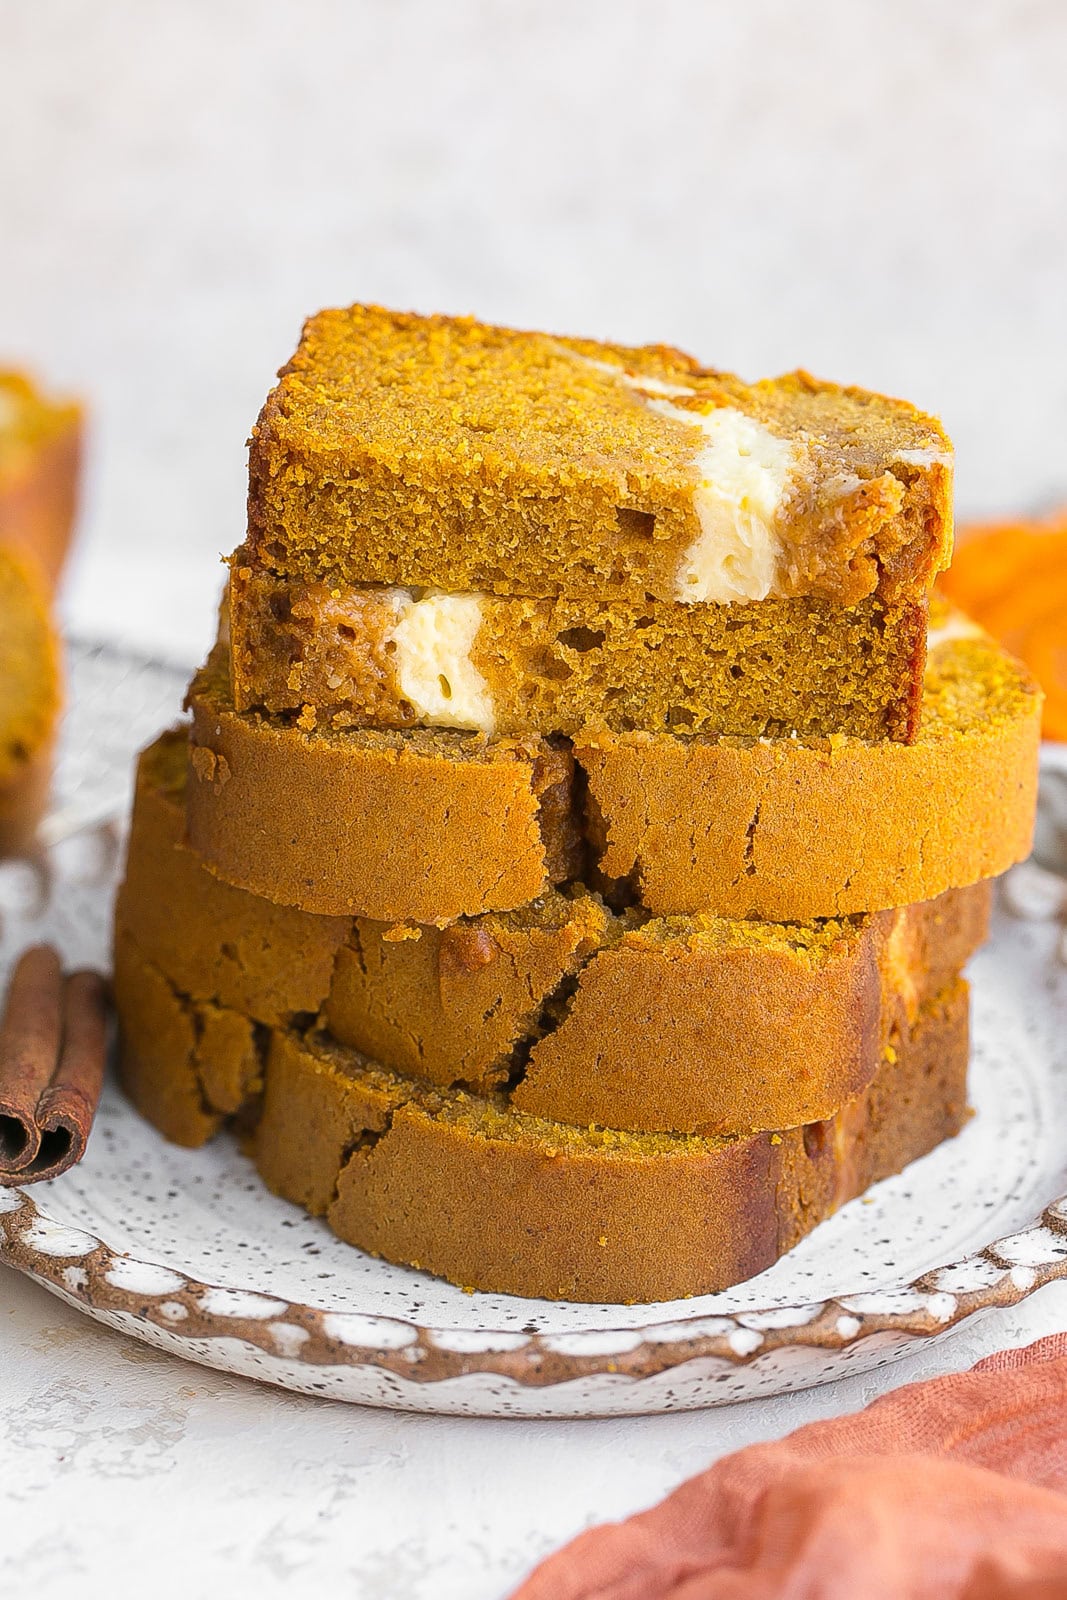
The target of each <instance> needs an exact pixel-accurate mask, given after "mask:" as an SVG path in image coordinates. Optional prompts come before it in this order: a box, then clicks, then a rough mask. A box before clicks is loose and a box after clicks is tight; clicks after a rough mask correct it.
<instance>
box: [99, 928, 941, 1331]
mask: <svg viewBox="0 0 1067 1600" xmlns="http://www.w3.org/2000/svg"><path fill="white" fill-rule="evenodd" d="M115 966H116V971H115V988H116V999H117V1004H118V1008H119V1014H120V1018H121V1023H122V1042H121V1051H120V1067H121V1074H122V1079H123V1083H124V1086H125V1088H126V1090H127V1093H128V1094H129V1095H130V1097H131V1098H132V1100H133V1102H134V1104H135V1105H136V1106H137V1107H138V1109H139V1110H140V1111H141V1112H142V1113H143V1114H144V1115H145V1116H146V1117H148V1118H149V1120H151V1121H152V1122H153V1123H155V1125H156V1126H157V1127H158V1128H159V1129H160V1130H161V1132H163V1133H164V1134H166V1136H167V1137H169V1138H171V1139H174V1140H176V1141H178V1142H180V1143H183V1144H190V1145H196V1144H200V1143H202V1142H203V1141H204V1139H206V1138H209V1137H210V1136H211V1135H212V1134H213V1133H214V1132H216V1131H217V1129H218V1128H219V1127H220V1126H221V1124H222V1123H223V1121H224V1120H225V1119H226V1117H227V1116H233V1117H235V1118H236V1121H237V1123H238V1125H239V1126H243V1127H244V1128H245V1129H246V1130H247V1129H250V1128H251V1129H254V1131H253V1132H251V1134H250V1135H249V1146H248V1147H249V1149H250V1152H251V1154H252V1156H253V1159H254V1161H255V1163H256V1165H257V1167H258V1168H259V1171H260V1173H261V1175H262V1177H263V1178H264V1180H265V1182H266V1183H267V1184H268V1186H269V1187H270V1188H271V1189H273V1190H274V1191H275V1192H276V1193H277V1194H280V1195H282V1196H283V1197H285V1198H286V1199H289V1200H292V1201H295V1202H296V1203H297V1204H299V1205H302V1206H304V1207H305V1208H306V1209H307V1210H309V1211H310V1212H312V1213H313V1214H315V1215H324V1216H325V1217H326V1219H327V1221H328V1222H329V1225H330V1227H331V1228H332V1229H333V1230H334V1232H335V1233H337V1234H338V1236H339V1237H340V1238H342V1239H344V1240H346V1241H348V1242H349V1243H351V1244H354V1245H358V1246H360V1247H361V1248H363V1249H366V1250H369V1251H371V1252H372V1253H374V1254H377V1255H380V1256H383V1257H385V1258H386V1259H387V1260H390V1261H395V1262H398V1263H400V1264H404V1265H410V1266H416V1267H421V1268H423V1269H425V1270H426V1271H429V1272H433V1273H435V1274H437V1275H439V1276H441V1277H445V1278H449V1279H451V1280H452V1281H453V1282H455V1283H459V1284H461V1285H462V1286H464V1287H467V1288H478V1289H485V1290H493V1291H498V1292H502V1293H510V1294H517V1295H526V1296H534V1297H538V1298H548V1299H574V1300H590V1301H654V1300H669V1299H675V1298H678V1297H680V1296H684V1295H694V1294H706V1293H711V1292H712V1291H714V1290H717V1289H721V1288H725V1287H727V1286H728V1285H729V1284H732V1283H736V1282H739V1281H741V1280H742V1279H744V1278H747V1277H750V1276H752V1275H753V1274H754V1273H756V1272H759V1271H762V1270H763V1268H765V1267H767V1266H769V1265H770V1264H771V1263H772V1262H773V1261H775V1260H776V1259H777V1258H778V1257H779V1256H780V1255H782V1254H783V1253H784V1252H785V1251H787V1250H789V1249H790V1248H791V1247H792V1246H793V1245H794V1244H795V1243H797V1241H798V1240H799V1239H800V1238H801V1237H802V1236H803V1235H804V1234H805V1233H807V1232H809V1231H810V1229H812V1228H813V1227H815V1226H816V1225H817V1224H818V1223H819V1222H820V1221H822V1220H823V1219H824V1218H825V1217H827V1216H829V1215H830V1214H831V1212H832V1211H834V1210H835V1209H836V1208H837V1207H838V1206H839V1205H841V1204H843V1203H844V1202H845V1201H846V1200H849V1199H851V1198H853V1197H854V1196H856V1195H858V1194H861V1193H862V1192H863V1191H864V1190H865V1189H866V1188H868V1187H869V1185H870V1184H872V1183H875V1182H877V1181H878V1180H879V1179H881V1178H884V1177H887V1176H888V1175H890V1174H891V1173H894V1172H897V1171H899V1170H900V1169H901V1168H902V1167H904V1166H905V1165H907V1163H908V1162H910V1161H912V1160H915V1159H916V1158H917V1157H918V1156H921V1155H923V1154H925V1153H926V1152H927V1151H928V1150H930V1149H932V1148H933V1147H934V1146H935V1145H936V1144H938V1143H939V1142H940V1141H941V1140H943V1139H945V1138H947V1137H949V1136H951V1135H952V1134H954V1133H956V1132H957V1131H958V1130H959V1128H960V1127H961V1126H962V1123H963V1120H964V1117H965V1114H966V1112H965V1099H966V1071H967V1055H968V998H967V995H968V992H967V985H966V983H965V982H963V981H958V982H956V983H954V984H952V985H950V986H949V987H948V988H947V989H946V990H945V991H944V992H943V993H942V994H941V995H940V996H938V997H937V999H935V1000H933V1001H928V1002H927V1003H926V1004H925V1005H924V1006H922V1007H921V1009H920V1011H919V1013H918V1015H917V1017H916V1020H915V1023H914V1025H913V1026H911V1027H908V1028H906V1029H903V1030H902V1031H901V1032H900V1034H899V1035H898V1037H897V1039H896V1042H895V1043H894V1044H893V1045H890V1046H887V1048H886V1052H885V1055H884V1057H883V1059H882V1062H881V1064H880V1066H879V1068H878V1070H877V1071H876V1073H875V1075H874V1078H873V1079H872V1081H871V1083H870V1084H869V1085H868V1087H867V1088H866V1089H865V1090H864V1091H863V1092H862V1093H861V1094H859V1095H857V1096H855V1097H854V1098H853V1099H851V1100H850V1101H849V1102H848V1103H847V1104H846V1105H845V1106H843V1107H842V1108H841V1109H840V1110H839V1111H838V1112H837V1114H836V1115H835V1116H834V1117H832V1118H830V1119H827V1120H825V1121H822V1122H819V1123H814V1124H809V1125H807V1126H804V1127H801V1128H795V1129H792V1130H787V1131H784V1132H782V1133H769V1132H764V1133H759V1134H750V1135H738V1136H735V1137H733V1138H724V1137H719V1138H709V1137H704V1136H695V1135H690V1136H687V1135H668V1134H634V1133H621V1132H618V1131H613V1130H609V1129H597V1128H586V1129H583V1128H577V1127H574V1126H572V1125H570V1124H566V1123H560V1122H554V1121H549V1120H547V1119H545V1118H541V1117H535V1116H532V1115H530V1114H529V1113H524V1112H519V1111H516V1110H514V1109H512V1108H511V1107H510V1106H509V1105H508V1102H507V1100H506V1098H505V1096H504V1095H503V1094H502V1093H495V1094H494V1093H489V1094H483V1095H477V1094H470V1093H467V1092H465V1091H463V1090H448V1091H446V1090H441V1089H439V1088H436V1087H435V1086H433V1085H432V1084H429V1083H427V1082H426V1081H425V1080H419V1079H414V1078H408V1077H404V1076H401V1075H400V1074H398V1073H394V1072H390V1071H388V1070H387V1069H385V1068H383V1067H381V1066H379V1065H377V1064H375V1063H373V1062H371V1061H369V1060H367V1058H365V1057H363V1056H361V1055H359V1054H358V1053H357V1052H355V1051H353V1050H350V1049H346V1048H344V1047H342V1046H340V1045H338V1044H336V1043H335V1042H333V1041H332V1040H330V1039H329V1038H328V1037H327V1036H325V1035H322V1034H311V1035H307V1034H303V1033H300V1032H298V1031H296V1030H293V1029H277V1030H273V1031H270V1030H266V1029H263V1028H257V1027H256V1026H255V1025H253V1024H252V1023H250V1022H249V1021H248V1020H247V1019H245V1018H244V1017H242V1016H241V1015H240V1014H239V1013H238V1012H235V1011H232V1010H230V1009H228V1008H226V1007H220V1006H217V1005H214V1004H211V1003H207V1004H204V1003H198V1002H194V1001H190V1000H189V999H188V998H186V997H185V996H183V995H181V994H180V992H179V991H178V990H177V989H176V988H175V987H174V985H173V984H172V983H171V982H170V980H169V979H168V978H167V977H166V975H165V974H164V973H162V972H161V971H160V969H159V968H157V967H155V966H154V965H153V964H152V963H151V962H150V961H148V960H147V959H146V958H145V957H144V955H143V954H142V952H140V951H139V949H138V948H137V945H136V943H135V942H134V940H133V939H132V938H131V937H130V936H129V935H128V934H120V936H119V938H118V939H117V941H116V951H115Z"/></svg>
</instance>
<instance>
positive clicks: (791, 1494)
mask: <svg viewBox="0 0 1067 1600" xmlns="http://www.w3.org/2000/svg"><path fill="white" fill-rule="evenodd" d="M668 1596H669V1597H670V1600H935V1597H936V1600H956V1597H959V1600H1007V1597H1011V1600H1052V1597H1053V1596H1055V1597H1056V1600H1065V1597H1067V1335H1064V1334H1057V1335H1056V1336H1055V1337H1053V1338H1050V1339H1042V1340H1041V1341H1040V1342H1039V1343H1038V1344H1034V1345H1031V1346H1030V1347H1029V1349H1026V1350H1008V1351H1005V1352H1003V1353H1002V1354H1000V1355H995V1356H990V1357H989V1358H988V1360H986V1361H980V1362H979V1363H978V1365H977V1366H976V1367H975V1368H973V1370H972V1371H970V1372H962V1373H956V1374H953V1375H951V1376H949V1377H945V1378H935V1379H933V1380H932V1381H931V1382H928V1383H917V1384H911V1385H909V1386H908V1387H907V1388H903V1389H897V1390H896V1391H894V1392H893V1393H891V1394H888V1395H884V1396H883V1397H882V1398H881V1399H880V1400H876V1401H875V1402H874V1404H873V1405H870V1406H868V1407H867V1409H866V1410H865V1411H860V1412H858V1413H856V1414H855V1415H853V1416H848V1417H838V1418H835V1419H834V1420H833V1421H830V1422H816V1423H812V1424H811V1425H810V1426H808V1427H806V1428H801V1429H800V1430H799V1431H798V1432H797V1433H794V1434H792V1435H791V1436H790V1437H789V1438H787V1439H783V1440H781V1441H779V1442H778V1443H777V1444H759V1445H752V1446H750V1447H749V1448H748V1449H747V1450H741V1451H739V1452H738V1453H737V1454H736V1455H732V1456H726V1457H725V1458H724V1459H723V1460H721V1461H718V1462H716V1464H715V1465H714V1466H712V1467H709V1469H708V1470H707V1472H703V1473H701V1474H700V1475H699V1476H698V1477H696V1478H691V1479H690V1480H689V1482H688V1483H685V1484H683V1485H682V1486H681V1488H680V1489H676V1490H675V1492H674V1493H673V1494H672V1495H670V1496H668V1498H667V1499H666V1500H664V1501H662V1502H661V1503H660V1504H659V1505H658V1506H654V1507H653V1508H652V1510H651V1511H645V1512H642V1513H641V1514H640V1515H639V1516H635V1517H631V1518H630V1519H629V1521H627V1522H621V1523H613V1524H609V1525H608V1526H606V1527H602V1528H594V1529H592V1530H591V1531H590V1532H589V1533H583V1534H581V1535H580V1536H579V1537H578V1538H577V1539H575V1540H574V1542H573V1544H570V1545H567V1546H566V1547H565V1548H564V1549H563V1550H561V1551H560V1552H559V1553H558V1554H557V1555H554V1556H550V1557H549V1559H548V1560H547V1561H546V1562H545V1563H544V1564H543V1565H542V1566H540V1567H538V1569H537V1571H536V1572H534V1574H533V1576H532V1577H530V1578H528V1579H527V1581H526V1582H525V1583H524V1584H523V1585H522V1586H521V1588H520V1589H519V1590H518V1591H517V1593H516V1595H515V1596H514V1600H594V1597H596V1600H661V1597H663V1600H666V1597H668Z"/></svg>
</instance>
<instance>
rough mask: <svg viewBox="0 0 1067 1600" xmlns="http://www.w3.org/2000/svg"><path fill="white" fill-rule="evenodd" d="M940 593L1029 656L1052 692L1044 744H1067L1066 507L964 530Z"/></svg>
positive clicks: (1027, 659)
mask: <svg viewBox="0 0 1067 1600" xmlns="http://www.w3.org/2000/svg"><path fill="white" fill-rule="evenodd" d="M939 587H940V588H941V590H942V591H943V592H944V593H945V594H946V595H948V597H949V599H951V600H953V601H954V602H955V603H956V605H958V606H959V607H960V608H961V610H963V611H966V613H967V614H968V616H971V617H973V618H974V620H975V622H979V623H981V625H982V627H983V628H986V629H988V631H989V632H990V633H991V634H993V635H994V636H995V637H996V638H997V639H1000V640H1001V641H1002V642H1003V643H1004V644H1005V645H1006V646H1007V648H1008V649H1009V650H1012V651H1014V653H1015V654H1016V655H1017V656H1021V657H1022V659H1023V660H1024V661H1025V662H1026V664H1027V666H1028V667H1029V668H1030V670H1031V672H1033V674H1034V676H1035V677H1036V678H1037V679H1038V681H1039V683H1040V684H1041V687H1042V688H1043V689H1044V691H1045V695H1046V700H1045V716H1044V722H1043V731H1044V735H1045V738H1046V739H1067V506H1065V507H1063V508H1062V509H1061V510H1059V511H1056V512H1054V513H1053V514H1052V515H1051V516H1048V517H1044V518H1041V519H1036V518H1035V519H1034V520H1032V521H1017V522H991V523H979V524H977V525H972V526H970V527H966V528H962V529H960V530H959V533H958V534H957V539H956V553H955V555H954V556H953V558H952V566H951V567H950V568H949V570H948V572H946V573H944V574H943V576H942V578H941V580H940V585H939Z"/></svg>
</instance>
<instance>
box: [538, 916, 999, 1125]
mask: <svg viewBox="0 0 1067 1600" xmlns="http://www.w3.org/2000/svg"><path fill="white" fill-rule="evenodd" d="M952 897H959V898H961V899H963V900H968V899H970V898H974V899H977V900H978V901H980V902H982V903H983V904H985V903H987V900H988V896H987V894H986V892H985V888H984V886H976V887H974V888H972V889H970V890H955V891H950V896H949V898H952ZM894 915H895V916H896V917H898V918H899V919H900V924H901V930H902V931H901V933H900V934H899V935H898V940H899V942H901V943H902V942H905V941H906V942H907V943H909V944H911V946H912V949H913V951H914V952H915V953H916V954H917V953H918V952H919V950H920V949H921V947H922V945H923V944H924V943H925V942H926V941H925V940H924V939H923V935H922V931H921V929H922V927H923V925H927V926H929V925H930V924H931V923H933V922H935V921H936V920H937V912H936V910H934V909H933V908H931V909H928V908H926V907H923V906H920V907H909V908H908V909H907V910H906V911H903V912H900V913H896V914H893V913H890V914H889V917H890V918H892V917H893V916H894ZM706 920H707V919H683V918H679V919H676V922H675V920H674V919H672V921H671V922H668V923H660V922H656V921H653V922H651V923H649V924H647V925H646V926H645V927H643V928H641V929H638V930H635V931H633V932H630V933H627V934H624V935H623V937H622V938H621V939H620V940H619V941H618V942H617V943H616V944H614V945H612V946H610V947H608V948H607V949H605V950H602V951H601V952H599V953H598V954H597V955H596V956H595V957H594V958H593V959H592V960H591V961H590V962H589V963H588V965H587V966H585V967H584V968H583V969H582V971H581V972H580V974H579V976H578V987H577V992H576V993H575V995H574V996H573V998H572V999H571V1000H570V1001H569V1002H568V1003H567V1004H566V1006H565V1008H564V1011H563V1015H562V1018H561V1019H560V1021H559V1022H558V1023H557V1025H556V1026H554V1027H552V1028H551V1029H550V1030H549V1031H547V1032H546V1034H545V1036H544V1037H543V1038H542V1039H541V1040H540V1041H539V1042H537V1043H536V1044H534V1046H533V1048H532V1050H531V1051H530V1055H529V1061H528V1064H527V1066H526V1068H525V1073H524V1076H523V1078H522V1081H521V1082H520V1083H518V1084H517V1086H516V1087H515V1088H514V1089H513V1090H512V1092H511V1094H510V1096H509V1102H510V1104H511V1105H512V1106H514V1107H515V1108H516V1109H517V1110H520V1111H528V1112H530V1113H531V1114H532V1115H534V1116H542V1117H550V1118H551V1119H552V1120H553V1121H557V1122H570V1123H575V1124H577V1125H579V1126H582V1125H587V1124H590V1123H595V1124H598V1125H600V1126H605V1125H606V1126H608V1127H612V1128H622V1129H627V1130H633V1131H639V1132H645V1131H647V1132H656V1131H674V1132H683V1133H690V1132H692V1133H705V1134H712V1133H719V1134H733V1133H744V1132H747V1131H749V1130H754V1131H761V1130H765V1129H775V1128H776V1129H779V1130H781V1129H784V1128H793V1127H797V1126H798V1125H800V1124H802V1123H808V1122H821V1121H824V1120H825V1119H826V1118H828V1117H830V1116H832V1115H833V1114H834V1113H835V1112H836V1111H837V1110H838V1108H839V1107H840V1106H841V1105H842V1104H843V1103H844V1102H845V1101H846V1100H849V1099H851V1098H853V1097H854V1096H855V1095H857V1094H859V1093H860V1092H861V1090H863V1089H865V1088H866V1087H867V1085H868V1084H869V1083H870V1081H871V1079H872V1077H873V1076H874V1073H875V1071H876V1069H877V1067H878V1063H879V1061H880V1060H881V1058H882V1054H883V1051H884V1049H885V1048H886V1045H887V1044H888V1043H890V1042H891V1040H892V1039H895V1038H896V1037H897V1035H898V1033H899V1031H900V1029H901V1028H902V1027H903V1028H905V1029H906V1028H907V1026H908V1013H909V1011H910V1012H911V1020H914V1016H915V1014H916V1012H917V1009H918V1008H919V1007H920V1006H922V1005H923V1004H924V1003H928V1002H929V1001H930V1000H931V999H932V998H933V996H934V994H935V993H937V992H938V990H939V989H941V988H942V987H944V986H945V985H946V984H947V983H949V982H954V981H955V980H956V978H957V977H958V975H959V972H960V969H961V968H962V966H963V965H964V963H965V962H966V961H967V960H968V959H969V957H970V956H971V955H972V954H973V953H974V950H975V949H976V948H977V943H979V942H980V936H979V937H977V938H976V937H975V936H976V935H979V930H981V931H982V933H984V928H983V923H984V918H983V916H982V914H981V912H980V911H977V909H976V910H975V911H970V910H968V911H966V912H964V913H963V914H962V915H960V914H958V913H952V912H950V913H949V914H948V916H947V917H946V918H945V919H944V921H945V928H944V931H945V933H946V935H947V937H946V938H945V941H944V945H943V948H942V950H941V952H940V960H939V967H940V971H937V969H935V972H936V976H937V977H938V978H941V981H940V982H937V981H936V980H935V981H932V979H931V975H930V973H929V972H928V971H927V970H926V969H925V968H924V967H923V966H922V965H921V964H920V963H918V962H916V961H914V960H913V961H912V962H911V963H909V965H908V967H907V969H906V970H905V971H904V972H901V971H900V966H899V962H893V963H891V962H889V961H887V960H885V959H884V955H885V950H886V934H887V925H886V917H885V916H881V917H867V918H862V919H857V920H856V922H855V923H851V924H850V923H848V922H845V923H838V924H835V923H830V924H812V925H809V926H808V927H806V928H798V929H795V930H790V929H788V928H780V927H778V926H777V925H769V924H765V923H762V924H751V923H748V924H746V923H727V924H725V925H724V926H723V928H722V929H721V930H720V932H719V934H718V935H717V936H716V937H713V938H711V939H708V938H707V936H706V932H705V930H704V929H702V928H701V927H700V923H701V922H703V921H706ZM694 921H695V922H696V924H697V926H696V927H695V928H694V926H693V923H694ZM950 921H952V922H955V924H956V926H957V928H958V929H959V931H960V933H961V934H962V937H955V938H952V937H951V936H950V935H949V928H948V923H949V922H950ZM746 935H749V936H750V937H751V939H752V942H751V943H747V942H746ZM790 935H792V938H791V937H790ZM720 938H721V940H722V942H721V943H720V942H719V939H720ZM972 939H974V942H972ZM757 940H760V941H762V942H756V941H757ZM898 947H899V945H898ZM942 975H943V976H942ZM635 1041H640V1043H639V1044H636V1043H635Z"/></svg>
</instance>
